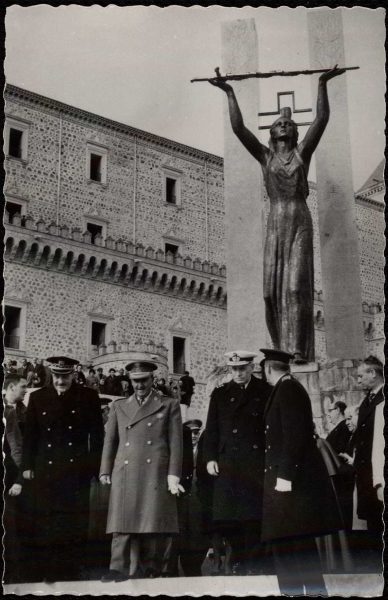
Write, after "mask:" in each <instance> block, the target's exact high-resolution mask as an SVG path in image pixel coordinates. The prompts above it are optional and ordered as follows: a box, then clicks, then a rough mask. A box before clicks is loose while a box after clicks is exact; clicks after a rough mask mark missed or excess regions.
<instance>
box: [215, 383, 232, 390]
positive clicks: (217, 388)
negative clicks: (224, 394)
mask: <svg viewBox="0 0 388 600" xmlns="http://www.w3.org/2000/svg"><path fill="white" fill-rule="evenodd" d="M227 383H229V381H224V383H220V384H219V385H217V386H216V387H215V389H216V390H219V389H220V388H223V387H225V386H226V384H227Z"/></svg>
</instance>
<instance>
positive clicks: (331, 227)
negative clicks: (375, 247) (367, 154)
mask: <svg viewBox="0 0 388 600" xmlns="http://www.w3.org/2000/svg"><path fill="white" fill-rule="evenodd" d="M307 19H308V31H309V49H310V61H311V68H312V69H319V68H329V67H332V66H334V65H335V64H338V66H347V65H346V61H345V52H344V40H343V31H342V14H341V9H339V8H337V9H334V10H333V9H330V8H322V9H314V10H311V11H308V14H307ZM348 66H352V65H348ZM350 73H351V74H350V75H349V76H350V77H357V71H355V72H352V71H350ZM347 76H348V75H347V74H346V73H345V74H344V75H341V76H339V77H338V78H336V79H333V80H331V81H329V82H328V86H327V87H328V93H329V102H330V121H329V124H328V126H327V128H326V131H325V133H324V134H323V137H322V139H321V141H320V143H319V146H318V148H317V150H316V152H315V157H316V169H317V199H318V218H319V236H320V245H321V262H322V289H323V303H324V312H325V330H326V344H327V356H328V360H336V359H357V358H361V357H362V356H363V355H364V346H365V342H364V332H363V326H362V307H361V280H360V258H359V251H358V234H357V227H356V213H355V202H354V188H353V176H352V164H351V152H350V138H349V124H348V118H349V117H348V103H347V86H346V77H347ZM311 79H312V91H313V97H314V98H315V97H316V93H317V83H318V76H314V77H312V78H311ZM366 151H367V150H366Z"/></svg>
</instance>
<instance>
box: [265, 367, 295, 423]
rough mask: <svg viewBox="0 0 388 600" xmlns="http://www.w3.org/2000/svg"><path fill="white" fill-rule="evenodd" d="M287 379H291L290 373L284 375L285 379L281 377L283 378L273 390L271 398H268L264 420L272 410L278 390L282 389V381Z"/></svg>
mask: <svg viewBox="0 0 388 600" xmlns="http://www.w3.org/2000/svg"><path fill="white" fill-rule="evenodd" d="M286 377H290V374H289V373H286V374H285V375H283V377H281V378H280V379H279V381H277V383H276V385H274V387H273V388H272V391H271V394H270V396H269V398H268V400H267V404H266V405H265V409H264V418H265V417H266V416H267V414H268V411H269V409H270V406H271V404H272V402H273V400H274V398H275V396H276V393H277V391H278V388H279V387H280V385H281V383H282V381H284V379H285V378H286Z"/></svg>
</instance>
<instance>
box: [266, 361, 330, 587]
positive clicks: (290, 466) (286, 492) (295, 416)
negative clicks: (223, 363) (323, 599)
mask: <svg viewBox="0 0 388 600" xmlns="http://www.w3.org/2000/svg"><path fill="white" fill-rule="evenodd" d="M261 352H263V354H264V356H265V365H264V368H265V374H266V378H267V381H268V382H269V383H270V384H272V385H273V386H274V388H273V390H272V393H271V396H270V398H269V400H268V403H267V406H266V409H265V413H264V420H265V437H266V439H265V447H266V448H265V476H264V501H263V527H262V540H263V541H264V542H269V543H270V546H271V550H272V554H273V557H274V562H275V568H276V573H277V576H278V583H279V588H280V592H281V593H282V594H286V595H304V594H305V593H306V594H307V595H310V594H311V595H319V594H321V595H323V596H327V590H326V586H325V582H324V579H323V575H322V569H321V565H320V560H319V555H318V549H317V546H316V540H315V536H318V535H323V534H325V533H329V532H332V531H335V530H338V529H340V528H341V520H340V515H339V514H338V509H337V505H336V501H335V496H334V492H333V489H332V487H331V483H330V480H329V475H328V472H327V469H326V467H325V464H324V462H323V459H322V457H321V455H320V453H319V450H318V448H317V445H316V441H315V439H314V424H313V417H312V409H311V403H310V398H309V396H308V394H307V392H306V390H305V389H304V387H303V386H302V385H301V384H300V383H299V382H298V381H297V380H296V379H294V378H293V377H292V376H291V375H290V372H289V362H290V359H291V358H292V356H291V355H290V354H288V353H287V352H282V351H280V350H267V349H262V350H261Z"/></svg>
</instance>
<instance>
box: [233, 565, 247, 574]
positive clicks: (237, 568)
mask: <svg viewBox="0 0 388 600" xmlns="http://www.w3.org/2000/svg"><path fill="white" fill-rule="evenodd" d="M232 575H246V568H245V567H244V565H242V564H241V563H239V562H237V563H234V565H233V566H232Z"/></svg>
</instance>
